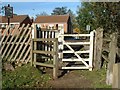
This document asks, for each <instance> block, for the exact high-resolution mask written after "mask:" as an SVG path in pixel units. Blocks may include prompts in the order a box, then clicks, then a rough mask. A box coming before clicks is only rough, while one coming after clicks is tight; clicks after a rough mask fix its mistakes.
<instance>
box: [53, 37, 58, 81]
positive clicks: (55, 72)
mask: <svg viewBox="0 0 120 90" xmlns="http://www.w3.org/2000/svg"><path fill="white" fill-rule="evenodd" d="M53 46H54V47H53V51H54V55H53V79H57V76H58V39H57V38H56V40H55V41H54V45H53Z"/></svg>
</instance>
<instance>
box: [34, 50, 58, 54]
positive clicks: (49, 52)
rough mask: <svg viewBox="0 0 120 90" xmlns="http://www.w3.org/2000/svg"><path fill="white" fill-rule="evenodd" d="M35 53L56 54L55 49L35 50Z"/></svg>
mask: <svg viewBox="0 0 120 90" xmlns="http://www.w3.org/2000/svg"><path fill="white" fill-rule="evenodd" d="M33 53H39V54H55V53H56V52H54V51H40V50H33Z"/></svg>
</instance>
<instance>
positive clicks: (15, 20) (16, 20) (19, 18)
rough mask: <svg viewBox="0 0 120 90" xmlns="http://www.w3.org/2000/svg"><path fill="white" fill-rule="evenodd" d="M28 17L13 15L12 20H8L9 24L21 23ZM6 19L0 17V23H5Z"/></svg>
mask: <svg viewBox="0 0 120 90" xmlns="http://www.w3.org/2000/svg"><path fill="white" fill-rule="evenodd" d="M27 17H28V15H14V16H13V18H10V22H11V23H22V22H23V21H24V20H25V19H26V18H27ZM1 20H2V21H1ZM7 22H8V19H7V17H5V16H0V23H7Z"/></svg>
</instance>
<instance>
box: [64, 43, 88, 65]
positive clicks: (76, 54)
mask: <svg viewBox="0 0 120 90" xmlns="http://www.w3.org/2000/svg"><path fill="white" fill-rule="evenodd" d="M63 43H64V44H65V45H66V46H67V47H68V48H69V49H70V50H71V51H72V52H73V53H74V54H75V56H77V58H78V59H80V60H81V61H82V62H83V64H84V65H85V66H86V67H89V66H88V64H87V63H86V62H85V61H84V60H83V59H82V58H81V57H80V56H79V55H78V53H76V52H75V51H74V50H73V49H72V48H71V47H70V45H68V44H66V43H65V42H63Z"/></svg>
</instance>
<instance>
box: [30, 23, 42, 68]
mask: <svg viewBox="0 0 120 90" xmlns="http://www.w3.org/2000/svg"><path fill="white" fill-rule="evenodd" d="M34 36H35V38H37V28H36V25H34ZM42 36H43V34H42ZM33 40H34V39H33ZM33 50H37V42H34V41H33ZM33 50H32V51H33ZM36 61H37V54H36V53H34V61H33V64H34V63H36ZM34 67H36V65H35V64H34Z"/></svg>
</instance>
